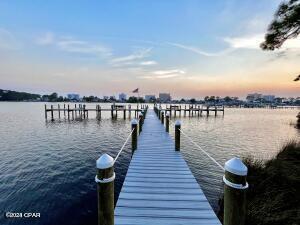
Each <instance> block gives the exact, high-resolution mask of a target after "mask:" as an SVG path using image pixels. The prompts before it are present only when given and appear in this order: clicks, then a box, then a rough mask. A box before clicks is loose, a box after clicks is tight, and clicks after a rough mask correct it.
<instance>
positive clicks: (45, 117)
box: [45, 104, 47, 120]
mask: <svg viewBox="0 0 300 225" xmlns="http://www.w3.org/2000/svg"><path fill="white" fill-rule="evenodd" d="M45 119H46V120H47V105H46V104H45Z"/></svg>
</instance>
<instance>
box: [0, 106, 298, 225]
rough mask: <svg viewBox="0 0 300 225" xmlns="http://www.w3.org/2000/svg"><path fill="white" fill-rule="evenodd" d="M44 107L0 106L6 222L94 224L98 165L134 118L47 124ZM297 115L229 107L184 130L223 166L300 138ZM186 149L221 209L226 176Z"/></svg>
mask: <svg viewBox="0 0 300 225" xmlns="http://www.w3.org/2000/svg"><path fill="white" fill-rule="evenodd" d="M87 105H88V104H87ZM43 107H44V106H43V103H3V102H2V103H0V137H1V138H0V154H1V158H0V181H1V184H0V211H1V216H0V224H45V225H47V224H74V225H75V224H76V225H79V224H82V225H83V224H96V219H97V205H96V203H97V202H96V199H97V196H96V184H95V182H94V177H95V161H96V159H97V158H98V157H99V155H100V154H101V153H103V152H108V153H110V154H111V155H112V156H115V155H116V154H117V152H118V151H119V149H120V147H121V146H122V144H123V142H124V140H125V139H126V137H127V135H128V133H129V131H130V119H126V120H123V119H122V118H118V119H117V120H111V119H110V114H109V113H103V114H102V120H101V121H97V120H95V119H94V118H95V116H94V115H93V114H90V115H89V116H90V118H89V119H88V120H85V121H70V122H68V121H65V120H64V119H61V121H55V122H46V121H45V119H44V110H43V109H44V108H43ZM87 107H93V108H94V107H95V106H94V105H93V104H91V105H89V106H87ZM104 107H109V105H107V106H103V108H104ZM296 114H297V110H286V109H276V110H274V109H272V110H270V109H226V111H225V116H224V117H223V116H221V115H220V116H217V117H214V116H210V117H206V116H203V117H199V118H198V117H193V118H189V117H181V118H180V119H181V120H182V129H183V130H184V131H185V132H186V133H187V134H189V135H190V137H191V138H192V139H193V140H194V141H195V142H197V143H198V144H199V145H200V146H201V147H202V148H203V149H205V150H206V151H207V152H209V153H210V154H211V155H212V156H213V157H214V158H215V159H217V161H219V162H220V163H221V164H224V162H225V161H226V160H228V159H230V158H231V157H233V156H240V157H243V156H248V155H252V156H254V157H256V158H263V159H268V158H270V157H272V156H274V155H275V154H276V152H277V151H278V150H279V148H280V146H281V145H282V144H284V143H285V142H287V141H288V140H290V139H299V137H300V133H299V132H298V131H297V130H296V129H295V128H294V127H293V126H291V125H290V123H291V122H292V121H294V120H295V116H296ZM120 117H122V116H120ZM175 120H176V119H175V118H172V121H171V125H172V127H173V125H174V122H175ZM171 131H172V132H171V135H172V136H173V128H171ZM182 146H183V147H182V153H183V155H184V157H185V159H186V160H187V162H188V164H189V166H190V168H191V170H192V172H193V174H194V175H195V177H196V178H197V180H198V182H199V183H201V186H202V188H203V190H204V192H205V194H206V195H207V197H208V199H209V201H210V203H211V205H212V206H213V207H214V209H215V210H217V199H218V197H219V195H220V193H221V190H222V187H221V176H222V171H220V169H219V168H218V167H217V166H216V165H214V164H213V163H212V162H211V161H210V160H209V159H208V158H207V157H206V156H205V155H204V154H203V153H202V152H201V151H200V150H199V149H197V148H195V147H194V146H193V145H192V144H191V143H190V142H189V141H188V140H187V139H186V138H184V137H182ZM130 151H131V150H130V144H128V145H127V146H126V148H125V152H124V153H123V154H122V155H121V156H120V158H119V159H118V163H117V165H116V174H117V180H116V196H118V193H119V191H120V188H121V186H122V182H123V180H124V176H125V174H126V170H127V167H128V164H129V162H130ZM8 211H10V212H40V213H41V218H40V219H24V218H23V219H6V218H4V213H5V212H8Z"/></svg>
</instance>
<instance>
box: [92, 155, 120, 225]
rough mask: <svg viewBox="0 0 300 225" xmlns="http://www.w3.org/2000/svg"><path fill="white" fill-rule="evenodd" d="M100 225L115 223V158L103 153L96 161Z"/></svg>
mask: <svg viewBox="0 0 300 225" xmlns="http://www.w3.org/2000/svg"><path fill="white" fill-rule="evenodd" d="M96 167H97V175H96V177H95V181H96V183H97V194H98V225H114V180H115V173H114V159H113V158H112V157H111V156H110V155H108V154H106V153H105V154H103V155H101V157H100V158H99V159H98V160H97V162H96Z"/></svg>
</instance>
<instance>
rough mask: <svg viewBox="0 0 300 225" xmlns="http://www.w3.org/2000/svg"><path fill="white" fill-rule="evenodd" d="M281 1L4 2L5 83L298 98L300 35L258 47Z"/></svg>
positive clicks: (0, 36) (64, 89) (1, 53)
mask: <svg viewBox="0 0 300 225" xmlns="http://www.w3.org/2000/svg"><path fill="white" fill-rule="evenodd" d="M280 2H281V1H278V0H261V1H253V0H245V1H238V0H227V1H224V0H217V1H180V0H172V1H171V0H164V1H138V0H136V1H64V2H62V1H58V0H53V1H47V2H45V1H8V0H3V1H1V2H0V68H1V69H0V79H1V85H0V88H2V89H11V90H19V91H28V92H35V93H49V92H54V91H55V92H58V93H60V94H67V93H79V94H81V95H98V96H103V95H116V94H117V93H120V92H125V93H130V92H131V91H132V90H133V89H135V88H137V87H139V88H140V91H141V95H144V94H156V95H157V94H158V92H170V93H171V94H172V96H173V97H175V98H181V97H195V98H201V97H204V96H206V95H219V96H226V95H230V96H239V97H245V95H246V94H247V93H251V92H261V93H264V94H275V95H278V96H286V97H289V96H291V97H292V96H299V94H300V89H299V88H300V87H299V86H300V85H299V82H293V79H294V78H295V77H296V75H298V74H299V62H300V61H299V59H300V40H299V38H298V39H293V40H289V41H287V42H286V43H285V44H284V46H283V47H282V49H281V50H277V51H274V52H265V51H262V50H261V49H260V48H259V44H260V43H261V42H262V41H263V36H264V33H265V32H266V29H267V26H268V24H269V23H270V21H271V20H272V18H273V14H274V13H275V11H276V9H277V7H278V5H279V3H280Z"/></svg>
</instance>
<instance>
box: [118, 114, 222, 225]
mask: <svg viewBox="0 0 300 225" xmlns="http://www.w3.org/2000/svg"><path fill="white" fill-rule="evenodd" d="M115 224H118V225H129V224H130V225H141V224H144V225H148V224H149V225H153V224H157V225H169V224H170V225H171V224H172V225H184V224H189V225H190V224H191V225H193V224H206V225H212V224H214V225H220V224H221V223H220V222H219V220H218V218H217V216H216V215H215V213H214V211H213V209H212V208H211V206H210V204H209V203H208V201H207V198H206V197H205V195H204V194H203V191H202V190H201V188H200V186H199V184H198V183H197V181H196V179H195V177H194V176H193V174H192V173H191V171H190V169H189V167H188V165H187V163H186V162H185V160H184V159H183V157H182V155H181V153H180V152H176V151H175V144H174V142H173V140H172V138H171V137H170V135H169V134H168V133H167V132H165V128H164V126H163V125H162V124H161V123H160V121H159V120H158V118H157V117H156V115H155V113H154V111H153V110H149V111H148V113H147V116H146V118H145V121H144V125H143V131H142V132H141V134H140V136H139V138H138V147H137V150H136V151H135V153H134V155H133V157H132V160H131V162H130V165H129V169H128V171H127V175H126V178H125V181H124V184H123V187H122V190H121V192H120V195H119V199H118V202H117V205H116V208H115Z"/></svg>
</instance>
